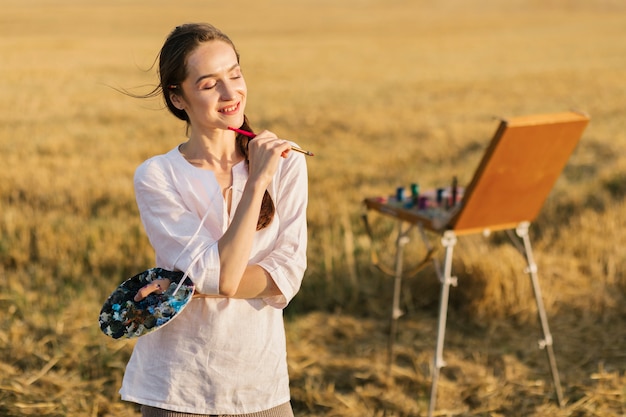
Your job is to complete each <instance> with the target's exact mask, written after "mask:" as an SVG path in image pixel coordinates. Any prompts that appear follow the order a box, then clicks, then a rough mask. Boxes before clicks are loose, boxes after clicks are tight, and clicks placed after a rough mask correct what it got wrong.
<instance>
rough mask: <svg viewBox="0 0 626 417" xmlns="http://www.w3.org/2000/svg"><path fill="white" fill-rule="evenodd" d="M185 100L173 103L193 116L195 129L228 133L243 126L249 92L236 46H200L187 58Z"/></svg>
mask: <svg viewBox="0 0 626 417" xmlns="http://www.w3.org/2000/svg"><path fill="white" fill-rule="evenodd" d="M187 74H188V75H187V78H186V79H185V80H184V81H183V82H182V84H181V86H180V87H181V88H182V92H183V93H182V96H181V95H179V94H172V96H171V99H172V103H173V104H174V105H175V106H176V107H178V108H179V109H183V110H185V111H186V112H187V115H188V116H189V122H190V123H191V127H192V129H200V130H205V129H226V128H228V127H229V126H234V127H239V126H241V125H242V124H243V114H244V109H245V107H246V95H247V88H246V82H245V81H244V79H243V75H242V73H241V68H240V67H239V62H238V61H237V55H236V53H235V51H234V50H233V48H232V46H230V45H229V44H228V43H225V42H223V41H219V40H215V41H210V42H205V43H202V44H200V45H199V46H198V47H197V48H196V49H195V50H194V51H193V52H192V53H191V54H190V55H189V56H188V57H187Z"/></svg>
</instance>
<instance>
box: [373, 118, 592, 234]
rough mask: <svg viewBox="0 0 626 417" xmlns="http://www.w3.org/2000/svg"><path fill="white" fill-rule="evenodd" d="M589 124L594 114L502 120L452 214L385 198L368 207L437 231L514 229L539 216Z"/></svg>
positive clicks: (465, 232) (440, 209)
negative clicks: (421, 208) (589, 115)
mask: <svg viewBox="0 0 626 417" xmlns="http://www.w3.org/2000/svg"><path fill="white" fill-rule="evenodd" d="M588 123H589V117H588V116H586V115H584V114H581V113H576V112H563V113H552V114H539V115H532V116H522V117H514V118H509V119H505V120H502V121H501V122H500V124H499V126H498V129H497V130H496V133H495V135H494V137H493V139H492V140H491V142H490V144H489V146H488V147H487V150H486V151H485V153H484V155H483V158H482V160H481V162H480V164H479V166H478V168H477V169H476V171H475V173H474V177H473V178H472V181H471V182H470V184H469V185H468V186H467V187H465V189H464V192H463V199H462V200H461V203H460V204H458V205H457V206H455V207H454V208H453V209H452V210H446V209H444V208H437V209H427V210H418V209H417V208H415V207H409V208H407V207H404V206H403V205H402V204H400V205H398V204H397V203H394V202H390V201H386V200H384V199H380V198H366V199H365V201H364V203H365V205H366V207H367V208H368V209H371V210H376V211H379V212H381V213H384V214H386V215H389V216H392V217H396V218H398V219H400V220H403V221H407V222H410V223H419V224H421V225H423V226H424V227H425V228H426V229H429V230H433V231H436V232H442V231H444V230H454V231H455V233H456V234H458V235H462V234H470V233H479V232H482V231H484V230H492V231H495V230H504V229H514V228H516V227H517V226H518V225H519V224H520V223H521V222H525V221H527V222H532V221H533V220H534V219H535V218H536V217H537V215H538V214H539V211H540V210H541V207H542V206H543V203H544V202H545V200H546V198H547V197H548V195H549V194H550V190H551V189H552V187H553V186H554V183H555V182H556V180H557V179H558V177H559V175H560V174H561V171H563V168H564V167H565V164H566V163H567V160H568V159H569V157H570V155H571V154H572V152H573V151H574V149H575V148H576V145H577V144H578V142H579V140H580V138H581V136H582V133H583V131H584V130H585V127H586V126H587V124H588Z"/></svg>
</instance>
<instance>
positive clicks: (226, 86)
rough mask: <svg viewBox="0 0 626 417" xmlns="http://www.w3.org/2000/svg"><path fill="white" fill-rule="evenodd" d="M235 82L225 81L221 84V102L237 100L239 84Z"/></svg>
mask: <svg viewBox="0 0 626 417" xmlns="http://www.w3.org/2000/svg"><path fill="white" fill-rule="evenodd" d="M236 81H237V80H225V81H224V82H223V83H221V89H220V96H221V99H222V100H223V101H230V100H234V99H236V98H237V91H238V89H240V83H238V82H236Z"/></svg>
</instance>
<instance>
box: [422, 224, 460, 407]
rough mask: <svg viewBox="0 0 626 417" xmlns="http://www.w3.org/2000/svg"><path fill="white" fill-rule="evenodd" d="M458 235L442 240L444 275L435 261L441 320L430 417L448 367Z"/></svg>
mask: <svg viewBox="0 0 626 417" xmlns="http://www.w3.org/2000/svg"><path fill="white" fill-rule="evenodd" d="M456 240H457V239H456V235H455V234H454V232H453V231H451V230H448V231H446V232H444V234H443V237H442V238H441V244H442V245H443V246H444V247H445V248H446V253H445V256H444V269H443V273H442V271H441V268H440V266H439V262H438V261H437V259H434V261H435V269H436V271H437V275H438V277H439V281H440V282H441V297H440V299H439V319H438V323H437V344H436V345H435V358H434V364H433V379H432V386H431V391H430V403H429V406H428V417H432V415H433V412H434V411H435V404H436V402H437V383H438V381H439V371H440V370H441V368H443V367H444V366H446V363H445V361H444V360H443V343H444V339H445V335H446V320H447V317H448V297H449V294H450V285H452V286H456V285H457V279H456V277H453V276H452V253H453V250H454V245H455V244H456Z"/></svg>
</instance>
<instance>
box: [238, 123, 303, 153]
mask: <svg viewBox="0 0 626 417" xmlns="http://www.w3.org/2000/svg"><path fill="white" fill-rule="evenodd" d="M228 128H229V129H230V130H232V131H233V132H237V133H241V134H242V135H244V136H247V137H249V138H254V137H255V136H256V135H255V134H254V133H252V132H248V131H247V130H242V129H237V128H236V127H230V126H228ZM291 150H292V151H296V152H300V153H303V154H305V155H307V156H315V154H314V153H313V152H309V151H305V150H304V149H302V148H298V147H297V146H292V147H291Z"/></svg>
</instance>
